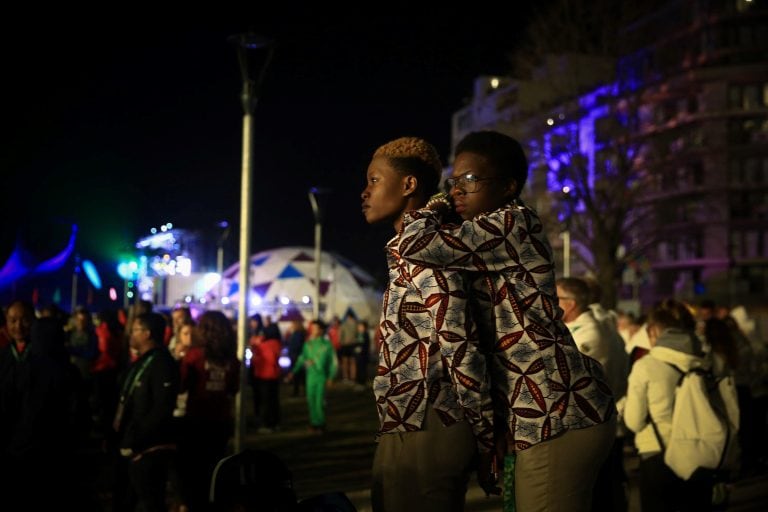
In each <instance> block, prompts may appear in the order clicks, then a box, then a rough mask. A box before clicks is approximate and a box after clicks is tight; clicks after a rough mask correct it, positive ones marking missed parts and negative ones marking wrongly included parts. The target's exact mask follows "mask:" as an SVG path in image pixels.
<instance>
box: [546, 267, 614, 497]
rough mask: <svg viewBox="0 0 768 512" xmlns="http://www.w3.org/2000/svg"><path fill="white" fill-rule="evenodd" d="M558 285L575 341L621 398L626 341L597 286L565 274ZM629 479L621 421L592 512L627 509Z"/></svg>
mask: <svg viewBox="0 0 768 512" xmlns="http://www.w3.org/2000/svg"><path fill="white" fill-rule="evenodd" d="M556 286H557V299H558V301H559V302H560V307H561V308H562V309H563V320H564V321H565V326H566V327H568V330H569V331H570V332H571V335H572V336H573V341H574V342H575V343H576V346H577V347H578V348H579V351H580V352H582V353H584V354H587V355H588V356H590V357H592V358H593V359H595V360H597V362H599V363H600V364H601V365H602V366H603V369H604V370H605V377H606V381H607V382H608V385H609V386H610V388H611V391H613V396H614V397H615V398H616V400H617V402H618V401H619V400H621V399H622V398H623V397H624V394H625V393H626V391H627V375H628V374H629V357H628V356H627V353H626V352H625V351H624V341H623V340H622V338H621V336H619V332H618V330H617V329H616V324H615V322H614V321H613V319H612V318H611V316H610V315H609V314H608V313H607V312H606V310H605V309H603V308H602V307H599V308H598V307H597V306H598V304H595V302H594V301H595V299H596V298H597V292H596V291H595V290H596V289H595V288H593V287H592V286H591V285H590V283H589V281H587V280H586V279H584V278H581V277H562V278H560V279H558V280H557V282H556ZM595 286H596V284H595ZM593 305H594V307H593ZM595 311H598V313H597V314H596V313H595ZM598 315H600V317H598ZM626 482H627V477H626V474H625V472H624V430H623V428H622V427H621V425H617V429H616V437H615V438H614V442H613V446H612V447H611V451H610V453H609V454H608V458H607V459H606V460H605V462H604V463H603V465H602V467H601V468H600V472H599V473H598V476H597V481H596V482H595V488H594V490H593V493H592V512H603V511H606V512H608V511H612V512H621V511H624V510H627V507H628V503H627V495H626V490H625V487H624V486H625V483H626Z"/></svg>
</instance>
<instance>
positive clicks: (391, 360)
mask: <svg viewBox="0 0 768 512" xmlns="http://www.w3.org/2000/svg"><path fill="white" fill-rule="evenodd" d="M398 242H399V238H398V237H397V236H396V237H395V238H393V239H392V240H391V241H390V242H389V243H388V244H387V260H388V266H389V286H388V288H387V290H386V292H385V293H384V304H383V309H382V314H381V322H380V324H379V329H378V336H377V339H378V348H379V366H378V371H377V374H376V377H375V378H374V381H373V391H374V395H375V396H376V406H377V408H378V412H379V417H380V420H381V426H380V430H379V434H387V433H392V432H412V431H416V430H420V429H421V428H422V425H423V422H424V417H425V415H426V411H427V407H433V408H434V409H435V411H436V412H437V414H438V416H439V417H440V419H441V421H442V422H443V424H444V425H451V424H453V423H456V422H457V421H462V420H463V421H467V423H468V424H469V425H470V427H471V428H472V430H473V433H474V435H475V438H476V440H477V443H478V447H479V449H480V450H490V449H491V448H492V447H493V405H492V401H491V396H490V387H489V378H488V374H487V371H486V356H485V355H484V354H482V353H480V352H479V350H478V346H477V335H476V330H475V328H474V324H473V323H472V318H471V316H470V315H468V314H467V313H468V301H467V291H466V289H465V288H466V286H465V284H464V283H465V280H464V279H463V278H462V276H461V275H460V273H459V272H455V271H450V270H441V269H432V268H426V267H424V266H422V265H411V264H409V263H407V262H406V261H404V260H403V259H402V258H400V256H399V254H398V253H397V245H398Z"/></svg>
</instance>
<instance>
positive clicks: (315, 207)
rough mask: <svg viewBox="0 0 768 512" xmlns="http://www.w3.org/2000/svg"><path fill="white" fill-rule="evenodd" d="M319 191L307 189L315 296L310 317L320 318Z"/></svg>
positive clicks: (320, 234)
mask: <svg viewBox="0 0 768 512" xmlns="http://www.w3.org/2000/svg"><path fill="white" fill-rule="evenodd" d="M318 193H319V191H318V189H317V188H316V187H312V188H311V189H309V204H311V205H312V213H313V214H314V215H315V297H314V299H313V300H312V318H314V319H319V318H320V258H321V255H322V251H321V241H322V236H323V219H322V212H321V211H320V205H319V204H318V203H317V197H316V195H317V194H318Z"/></svg>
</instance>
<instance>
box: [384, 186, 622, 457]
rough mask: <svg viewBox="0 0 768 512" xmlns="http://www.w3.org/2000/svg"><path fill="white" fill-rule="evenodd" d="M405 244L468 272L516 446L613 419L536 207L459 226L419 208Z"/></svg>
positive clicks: (499, 402)
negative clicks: (581, 346)
mask: <svg viewBox="0 0 768 512" xmlns="http://www.w3.org/2000/svg"><path fill="white" fill-rule="evenodd" d="M397 250H398V253H399V254H400V257H401V258H402V259H404V260H406V261H408V262H409V263H410V264H411V265H414V266H419V267H429V268H433V269H436V270H443V271H446V272H447V271H456V272H469V277H468V280H469V281H470V282H469V288H470V290H469V291H470V303H471V307H472V311H473V314H474V315H475V316H476V318H477V329H478V332H479V337H480V339H481V346H487V347H489V350H490V351H491V352H492V354H493V356H492V357H491V359H490V363H489V366H490V373H491V382H492V384H491V387H492V396H493V403H494V409H495V412H496V416H497V418H503V420H504V421H505V423H506V425H507V429H508V432H507V437H508V439H509V440H510V441H511V443H512V446H513V447H514V449H516V450H523V449H525V448H528V447H530V446H532V445H534V444H537V443H539V442H541V441H545V440H547V439H550V438H552V437H555V436H557V435H559V434H562V433H563V432H565V431H566V430H568V429H578V428H585V427H590V426H593V425H596V424H600V423H603V422H605V421H606V420H608V419H609V418H610V417H611V415H612V414H613V413H614V411H615V409H616V408H615V405H614V399H613V396H612V395H611V391H610V388H609V387H608V385H607V384H606V383H605V377H604V375H603V369H602V367H601V366H600V364H599V363H598V362H597V361H595V360H594V359H591V358H590V357H588V356H586V355H583V354H581V353H580V352H579V350H578V348H577V347H576V345H575V343H574V342H573V338H572V337H571V334H570V332H569V331H568V329H567V328H566V327H565V324H564V323H563V320H562V314H563V312H562V310H561V309H560V307H559V306H558V302H557V294H556V289H555V274H554V263H553V258H552V250H551V248H550V246H549V242H548V241H547V238H546V236H545V234H544V230H543V227H542V224H541V221H540V220H539V217H538V215H537V214H536V212H535V211H533V210H532V209H530V208H528V207H526V206H525V205H523V204H522V203H521V202H519V201H518V202H514V203H511V204H509V205H507V206H505V207H503V208H500V209H498V210H495V211H493V212H490V213H487V214H482V215H479V216H477V217H476V218H474V219H472V220H469V221H464V222H462V223H461V224H451V225H441V215H440V214H439V213H436V212H433V211H431V210H428V209H422V210H416V211H411V212H408V213H406V215H405V219H404V226H403V229H402V231H401V233H400V238H399V245H398V248H397ZM510 437H511V439H510ZM510 447H511V446H510Z"/></svg>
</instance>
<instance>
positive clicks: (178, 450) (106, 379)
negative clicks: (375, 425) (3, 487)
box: [0, 300, 370, 511]
mask: <svg viewBox="0 0 768 512" xmlns="http://www.w3.org/2000/svg"><path fill="white" fill-rule="evenodd" d="M2 312H3V315H2V317H1V318H2V323H0V478H2V480H3V481H4V482H6V483H9V485H11V487H12V488H14V489H17V490H18V492H19V493H21V494H22V495H24V496H25V500H24V507H29V506H32V505H34V506H33V507H32V509H37V506H38V505H39V506H40V508H42V507H43V506H50V505H54V504H55V505H56V506H61V505H62V504H66V505H71V506H73V507H76V508H78V509H88V510H97V509H99V507H100V506H101V505H102V504H103V503H100V502H103V496H97V493H98V492H99V490H100V488H98V487H97V485H95V483H94V482H91V481H89V479H91V478H92V477H93V472H92V471H91V470H89V468H86V467H85V464H87V463H88V462H86V461H90V462H91V463H93V460H92V459H89V458H87V457H83V455H84V454H89V455H90V454H92V453H93V452H94V451H96V452H98V457H99V458H100V460H102V463H101V464H102V465H103V466H104V467H110V468H113V470H114V474H113V475H110V476H109V477H107V478H106V479H107V480H109V481H111V495H112V497H111V504H110V509H111V510H115V511H121V510H167V509H168V507H171V508H173V509H175V510H193V511H194V510H205V509H207V502H208V487H209V483H210V480H211V475H212V472H213V470H214V467H215V466H216V464H217V463H218V461H220V460H221V459H222V458H224V457H225V456H226V455H228V453H229V450H230V446H231V441H232V437H233V434H234V421H235V417H234V399H235V395H236V393H237V392H238V391H239V386H240V360H239V359H238V357H237V340H236V334H235V328H234V326H233V322H232V320H231V319H230V318H228V317H227V316H225V315H224V314H223V313H222V312H219V311H205V312H202V313H201V314H199V315H197V316H196V317H195V318H193V314H192V311H190V309H188V308H186V307H178V308H175V309H174V310H173V311H171V312H170V314H166V313H161V312H158V311H155V310H154V308H153V305H152V304H151V303H150V302H148V301H140V302H138V303H136V304H135V305H133V306H132V307H131V308H130V310H129V311H128V312H127V313H126V312H123V311H102V312H99V313H98V314H96V315H94V314H92V313H91V312H90V311H88V310H87V309H85V308H83V307H78V308H77V309H76V310H75V311H74V312H73V314H71V315H67V314H66V313H65V312H63V311H62V310H60V309H58V308H57V307H55V306H51V307H46V308H42V309H39V310H36V309H35V308H34V307H33V305H32V304H30V303H27V302H24V301H21V300H16V301H13V302H12V303H10V304H9V305H8V307H7V308H3V310H2ZM336 323H337V324H338V323H340V322H336ZM252 324H253V325H252V327H253V328H252V332H251V334H252V336H251V337H250V348H251V351H252V354H253V356H252V358H251V360H250V365H249V366H248V367H247V370H248V374H249V375H250V377H251V379H250V380H249V382H250V383H251V385H252V386H253V397H254V417H255V418H256V424H255V425H254V427H255V428H256V429H257V432H258V433H271V432H274V431H276V430H278V429H279V424H280V403H279V393H280V389H279V387H280V385H281V384H283V382H284V380H286V379H292V380H293V381H294V384H297V385H298V384H299V383H300V382H301V386H300V387H297V388H294V392H295V394H296V396H299V395H306V399H307V401H308V405H309V411H308V417H309V424H310V427H311V428H312V429H313V431H315V432H317V433H322V432H323V431H324V430H325V419H324V407H325V404H324V396H323V391H324V388H325V385H326V384H327V381H332V380H333V379H334V377H335V372H336V367H337V364H338V363H337V361H338V360H339V357H340V356H341V353H342V352H341V348H342V347H341V345H338V346H334V345H333V344H332V342H331V339H330V338H329V337H327V335H326V332H325V326H324V325H323V324H322V322H319V321H314V322H311V323H310V326H311V328H310V331H309V335H307V333H306V331H305V329H304V326H303V322H300V321H296V322H293V324H292V327H291V328H290V329H288V330H287V332H286V333H285V335H283V334H281V332H280V330H279V328H278V326H277V325H276V324H274V323H271V320H270V319H269V317H265V321H264V322H263V323H262V320H261V317H260V316H259V315H256V316H254V318H253V323H252ZM352 326H353V327H354V328H355V332H353V333H352V336H353V341H352V342H351V343H348V344H347V346H348V347H353V350H352V351H349V352H344V353H346V354H352V355H354V356H355V357H357V358H359V360H360V363H361V364H364V365H367V358H365V357H364V356H363V355H362V352H366V353H367V352H368V351H369V350H370V336H369V334H368V328H367V324H366V323H365V322H364V321H360V322H359V323H358V322H356V321H354V320H353V323H352ZM336 331H338V329H336ZM305 338H306V339H305ZM320 346H322V347H327V350H326V352H325V354H324V359H323V360H322V361H320V360H319V359H318V349H317V347H320ZM284 347H285V348H286V349H287V350H288V352H289V353H290V354H291V357H292V358H293V362H294V365H293V371H292V372H290V373H286V370H284V369H282V368H281V367H280V366H279V362H278V361H279V358H280V356H281V354H282V353H283V348H284ZM317 375H321V378H320V379H319V380H318V377H317ZM353 376H354V377H355V378H359V379H360V381H361V382H364V381H365V379H366V378H367V377H366V376H367V372H366V371H365V369H364V368H363V369H361V370H360V371H359V372H356V373H355V374H353ZM356 385H359V384H356ZM305 388H306V391H305ZM104 461H106V463H104ZM32 474H34V475H35V477H34V478H30V475H32ZM87 475H91V476H90V477H89V476H87ZM41 479H42V480H43V481H45V482H51V485H52V489H53V490H54V491H55V492H53V493H47V492H46V493H40V492H39V491H36V488H37V487H38V486H39V484H40V481H41ZM104 479H105V477H104V476H103V475H102V477H101V480H104ZM100 485H103V484H100Z"/></svg>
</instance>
